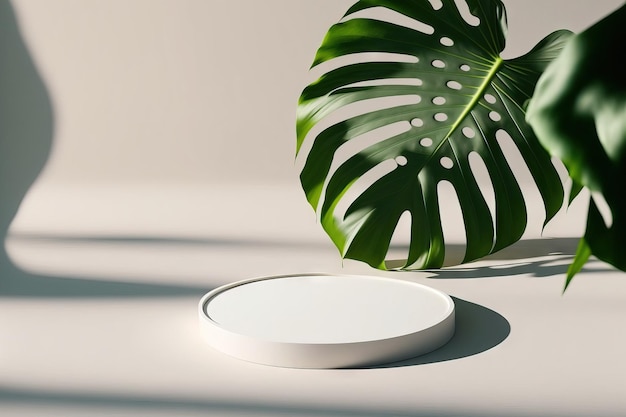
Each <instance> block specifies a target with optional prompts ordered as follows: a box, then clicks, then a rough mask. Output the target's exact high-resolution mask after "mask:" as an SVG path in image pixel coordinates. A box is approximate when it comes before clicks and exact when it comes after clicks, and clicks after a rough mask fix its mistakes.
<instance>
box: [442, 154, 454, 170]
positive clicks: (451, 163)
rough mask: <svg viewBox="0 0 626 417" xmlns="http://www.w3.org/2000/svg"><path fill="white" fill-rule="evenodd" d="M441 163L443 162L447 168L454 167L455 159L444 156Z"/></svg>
mask: <svg viewBox="0 0 626 417" xmlns="http://www.w3.org/2000/svg"><path fill="white" fill-rule="evenodd" d="M439 163H440V164H441V166H442V167H444V168H445V169H452V167H454V161H453V160H452V158H450V157H447V156H444V157H442V158H441V159H440V160H439Z"/></svg>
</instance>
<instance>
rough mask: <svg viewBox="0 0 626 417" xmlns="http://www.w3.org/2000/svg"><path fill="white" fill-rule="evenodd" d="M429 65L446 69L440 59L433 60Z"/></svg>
mask: <svg viewBox="0 0 626 417" xmlns="http://www.w3.org/2000/svg"><path fill="white" fill-rule="evenodd" d="M430 65H432V66H433V67H435V68H440V69H441V68H445V67H446V63H445V62H443V61H442V60H440V59H433V61H432V62H431V63H430Z"/></svg>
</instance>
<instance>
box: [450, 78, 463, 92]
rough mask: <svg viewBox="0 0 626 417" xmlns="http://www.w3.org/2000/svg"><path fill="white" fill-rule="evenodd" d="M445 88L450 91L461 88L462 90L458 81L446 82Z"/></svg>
mask: <svg viewBox="0 0 626 417" xmlns="http://www.w3.org/2000/svg"><path fill="white" fill-rule="evenodd" d="M446 87H448V88H449V89H451V90H460V89H461V88H463V85H462V84H461V83H460V82H458V81H454V80H450V81H448V82H446Z"/></svg>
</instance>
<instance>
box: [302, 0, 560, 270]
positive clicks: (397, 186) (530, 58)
mask: <svg viewBox="0 0 626 417" xmlns="http://www.w3.org/2000/svg"><path fill="white" fill-rule="evenodd" d="M467 5H468V6H469V10H468V12H469V14H468V13H465V12H464V11H461V10H459V8H457V5H456V4H455V1H453V0H442V1H440V2H438V1H435V0H433V1H432V2H431V1H428V0H419V1H418V0H415V1H407V0H362V1H359V2H357V3H356V4H355V5H354V6H352V7H351V8H350V9H349V10H348V12H347V13H346V16H344V18H343V19H342V20H341V21H340V22H339V23H337V24H336V25H334V26H332V27H331V28H330V30H329V32H328V34H327V35H326V38H325V39H324V41H323V43H322V45H321V47H320V48H319V50H318V51H317V55H316V57H315V60H314V63H313V66H314V67H316V66H321V67H324V66H326V67H330V69H329V70H327V71H326V72H325V73H323V75H321V76H320V78H319V79H318V80H316V81H315V82H313V83H312V84H311V85H309V86H308V87H307V88H306V89H305V90H304V91H303V92H302V95H301V97H300V101H299V104H298V113H297V136H298V141H297V152H298V153H299V157H301V158H305V161H306V162H305V163H304V167H303V169H302V172H301V175H300V178H301V183H302V187H303V189H304V191H305V193H306V197H307V199H308V201H309V202H310V204H311V205H312V206H313V208H314V209H315V210H316V211H317V213H318V216H319V218H320V221H321V224H322V226H323V227H324V229H325V230H326V232H327V233H328V235H329V236H330V237H331V239H332V240H333V242H334V243H335V245H336V246H337V247H338V249H339V250H340V253H341V255H342V256H343V257H346V258H351V259H357V260H361V261H365V262H367V263H368V264H369V265H371V266H373V267H376V268H381V269H386V268H387V267H388V264H387V263H386V262H385V259H386V256H387V252H388V249H389V244H390V241H391V238H392V236H393V233H394V230H395V228H396V225H397V223H398V220H399V219H400V217H401V216H402V215H403V213H405V212H409V213H410V215H411V228H410V229H411V230H410V232H411V241H410V246H409V250H408V256H407V258H408V259H407V260H406V262H405V263H404V265H403V268H405V269H423V268H437V267H440V266H442V264H443V261H444V255H445V242H444V237H443V231H442V230H443V229H442V224H441V222H442V220H441V215H440V207H439V204H440V202H439V200H438V185H439V184H440V183H441V182H449V183H450V184H452V186H453V187H454V189H455V191H456V194H457V196H458V200H459V204H460V206H461V210H462V215H463V221H464V225H465V235H466V240H467V246H466V253H465V257H464V260H463V261H464V262H467V261H470V260H473V259H477V258H479V257H482V256H485V255H487V254H490V253H492V252H495V251H497V250H499V249H502V248H504V247H505V246H508V245H510V244H512V243H514V242H516V241H517V240H519V238H520V237H521V236H522V233H523V232H524V230H525V228H526V224H527V214H526V207H525V203H524V200H523V197H522V192H521V189H520V185H519V184H518V182H517V180H516V178H515V176H514V174H513V172H512V170H511V167H510V166H509V164H508V162H507V160H506V158H505V154H504V153H503V150H502V147H501V142H500V140H499V139H500V138H501V137H502V136H508V137H510V139H511V140H512V142H513V143H514V144H515V146H516V147H517V149H518V150H519V153H520V154H521V156H522V157H523V159H524V161H525V163H526V165H527V167H528V169H529V171H530V173H531V174H532V177H533V179H534V181H535V183H536V185H537V187H538V190H539V192H540V194H541V196H542V199H543V203H544V208H545V212H546V222H547V221H549V220H550V219H551V218H552V217H553V216H554V215H555V214H556V212H557V211H558V210H559V209H560V207H561V206H562V203H563V188H562V183H561V180H560V178H559V176H558V175H557V172H556V170H555V168H554V166H553V164H552V163H551V159H550V155H549V154H548V153H547V152H546V151H545V150H544V148H543V147H542V146H541V145H540V144H539V142H538V141H537V138H536V137H535V135H534V133H533V130H532V129H531V128H530V126H529V125H527V123H526V121H525V110H524V105H525V104H526V103H527V101H528V100H529V99H530V98H531V96H532V94H533V91H534V88H535V85H536V82H537V80H538V79H539V77H540V75H541V74H542V72H543V71H544V70H545V68H546V67H547V65H548V64H549V63H550V62H551V61H552V60H553V59H554V58H555V57H556V56H557V55H558V54H559V52H560V50H561V48H562V46H563V44H564V43H565V40H566V39H567V38H568V36H569V35H570V33H569V32H566V31H559V32H555V33H553V34H551V35H549V36H548V37H546V38H545V39H544V40H543V41H542V42H540V43H539V44H538V45H537V46H536V47H535V48H534V49H533V50H532V51H530V52H529V53H528V54H526V55H524V56H522V57H519V58H516V59H511V60H504V59H503V58H501V56H500V53H501V51H502V50H503V49H504V45H505V35H506V29H507V27H506V12H505V8H504V5H503V4H502V2H500V1H498V0H467ZM437 6H439V7H437ZM372 13H380V14H376V15H375V16H372V15H371V14H372ZM378 16H380V17H378ZM387 16H392V17H390V18H388V17H387ZM404 22H408V23H406V24H405V23H404ZM372 53H374V54H372ZM322 64H323V65H322ZM373 138H374V139H373ZM302 154H304V155H302ZM472 161H473V162H472ZM476 161H478V162H476ZM475 163H478V164H484V168H486V171H487V172H488V173H489V177H490V181H491V184H492V187H493V194H494V197H495V212H494V213H492V212H491V211H490V209H489V205H488V202H487V201H486V198H485V196H484V195H483V193H482V192H481V189H480V187H479V183H478V182H477V179H476V175H475V174H474V169H473V165H474V164H475Z"/></svg>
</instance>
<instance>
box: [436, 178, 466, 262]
mask: <svg viewBox="0 0 626 417" xmlns="http://www.w3.org/2000/svg"><path fill="white" fill-rule="evenodd" d="M437 202H438V204H439V208H440V216H441V228H442V232H443V241H444V243H445V258H444V261H443V266H450V265H458V264H460V263H461V262H462V261H463V258H464V257H465V246H466V240H467V239H466V237H465V223H463V215H462V214H461V213H462V211H461V204H460V202H459V196H458V194H457V192H456V190H455V188H454V186H453V185H452V183H451V182H449V181H445V180H444V181H439V182H438V183H437Z"/></svg>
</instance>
